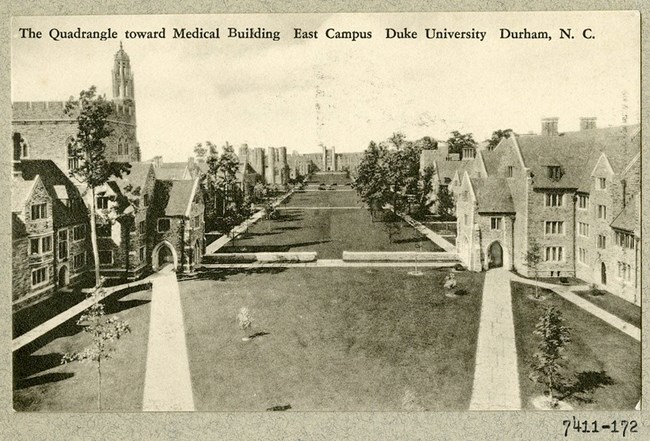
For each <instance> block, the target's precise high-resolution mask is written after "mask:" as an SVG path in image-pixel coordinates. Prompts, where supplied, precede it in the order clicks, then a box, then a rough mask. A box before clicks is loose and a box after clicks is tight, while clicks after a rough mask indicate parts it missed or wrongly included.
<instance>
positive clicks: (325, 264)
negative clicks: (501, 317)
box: [201, 259, 457, 269]
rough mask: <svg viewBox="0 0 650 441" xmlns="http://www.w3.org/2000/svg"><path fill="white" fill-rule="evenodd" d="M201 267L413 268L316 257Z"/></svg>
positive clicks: (435, 264)
mask: <svg viewBox="0 0 650 441" xmlns="http://www.w3.org/2000/svg"><path fill="white" fill-rule="evenodd" d="M456 263H457V262H456V261H448V262H418V264H417V266H418V268H425V267H426V268H449V267H453V266H454V265H455V264H456ZM201 267H202V268H209V269H219V268H366V267H375V268H382V267H385V268H388V267H402V268H414V267H415V263H414V262H385V261H384V262H381V261H378V262H368V261H357V262H355V261H345V260H342V259H318V260H316V261H314V262H253V263H204V264H201Z"/></svg>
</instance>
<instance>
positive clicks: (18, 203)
mask: <svg viewBox="0 0 650 441" xmlns="http://www.w3.org/2000/svg"><path fill="white" fill-rule="evenodd" d="M35 183H36V179H30V180H28V181H26V180H25V179H23V178H15V179H13V180H12V181H11V211H12V212H13V213H19V212H22V211H23V210H24V209H25V203H26V202H27V198H28V197H29V195H30V194H31V193H32V188H34V184H35Z"/></svg>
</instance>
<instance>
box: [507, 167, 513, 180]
mask: <svg viewBox="0 0 650 441" xmlns="http://www.w3.org/2000/svg"><path fill="white" fill-rule="evenodd" d="M513 170H514V167H513V166H512V165H509V166H508V167H507V168H506V177H507V178H512V175H513Z"/></svg>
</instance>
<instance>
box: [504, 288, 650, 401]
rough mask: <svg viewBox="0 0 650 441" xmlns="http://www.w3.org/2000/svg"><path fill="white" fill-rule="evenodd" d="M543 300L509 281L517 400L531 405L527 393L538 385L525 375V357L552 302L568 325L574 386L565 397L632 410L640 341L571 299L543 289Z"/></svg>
mask: <svg viewBox="0 0 650 441" xmlns="http://www.w3.org/2000/svg"><path fill="white" fill-rule="evenodd" d="M541 292H543V294H545V295H546V300H544V301H535V300H531V299H530V298H529V297H528V296H529V295H532V294H533V293H534V287H533V286H529V285H524V284H521V283H516V282H513V283H512V309H513V313H514V324H515V334H516V341H517V362H518V367H519V384H520V387H521V396H522V405H523V406H524V407H523V408H524V409H531V408H532V406H531V404H530V399H531V398H532V397H534V396H537V395H541V394H542V392H543V388H542V387H540V386H539V385H537V384H535V383H533V382H532V381H530V380H529V379H528V375H529V374H530V368H529V367H528V366H529V361H530V358H531V356H532V354H533V353H534V352H535V351H536V350H537V345H538V343H539V338H538V337H537V336H535V335H533V330H534V328H535V325H536V324H537V322H538V320H539V317H540V316H541V315H542V313H543V311H544V309H545V308H546V307H548V306H555V307H557V308H558V309H559V310H560V311H561V312H562V316H563V317H564V320H565V324H566V326H568V327H569V328H570V329H571V338H572V342H571V343H570V344H569V345H568V346H567V350H566V355H567V357H568V370H567V372H568V377H569V378H570V380H571V382H572V383H573V388H572V389H571V390H570V391H569V392H568V396H566V398H565V401H567V402H569V403H570V404H571V405H572V406H573V407H574V408H575V409H580V410H624V409H627V410H632V409H634V406H635V405H636V403H637V402H638V401H639V399H640V396H641V345H640V343H639V342H638V341H636V340H634V339H633V338H631V337H629V336H628V335H626V334H624V333H622V332H620V331H619V330H618V329H616V328H613V327H612V326H610V325H608V324H607V323H605V322H604V321H602V320H600V319H599V318H597V317H594V316H593V315H591V314H589V313H588V312H586V311H584V310H583V309H581V308H579V307H578V306H576V305H574V304H573V303H571V302H568V301H566V300H564V299H563V298H561V297H560V296H558V295H556V294H554V293H553V292H551V291H548V290H541Z"/></svg>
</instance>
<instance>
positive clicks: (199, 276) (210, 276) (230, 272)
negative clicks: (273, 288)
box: [178, 267, 286, 283]
mask: <svg viewBox="0 0 650 441" xmlns="http://www.w3.org/2000/svg"><path fill="white" fill-rule="evenodd" d="M285 270H286V268H283V267H265V268H260V267H258V268H216V269H215V268H199V269H198V270H197V272H196V274H194V275H193V276H192V277H191V278H189V277H188V278H187V279H179V280H178V282H179V283H183V282H184V281H188V280H189V281H191V280H213V281H217V282H223V281H225V280H228V278H230V277H233V276H236V275H239V274H246V275H249V274H280V273H282V272H284V271H285Z"/></svg>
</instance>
